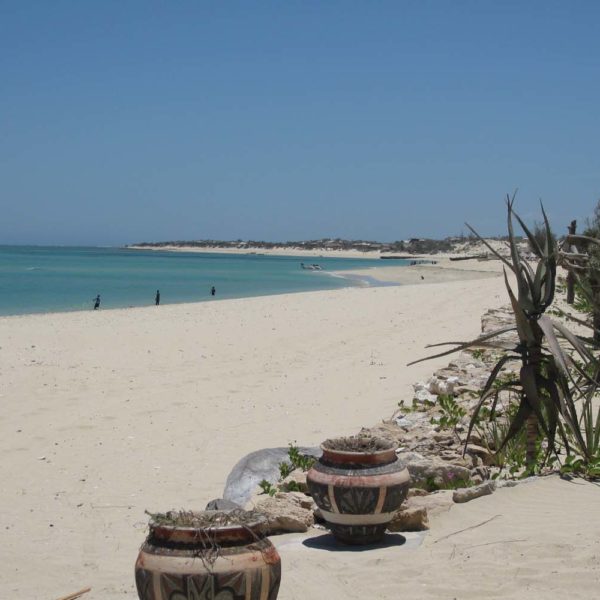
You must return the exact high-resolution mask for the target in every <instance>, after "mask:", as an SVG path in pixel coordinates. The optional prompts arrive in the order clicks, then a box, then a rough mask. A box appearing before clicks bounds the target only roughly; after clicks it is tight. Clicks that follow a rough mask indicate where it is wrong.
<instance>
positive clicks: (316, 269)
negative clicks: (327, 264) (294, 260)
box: [300, 263, 323, 271]
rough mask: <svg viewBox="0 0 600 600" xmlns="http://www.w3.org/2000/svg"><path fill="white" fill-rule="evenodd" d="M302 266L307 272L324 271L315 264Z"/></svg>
mask: <svg viewBox="0 0 600 600" xmlns="http://www.w3.org/2000/svg"><path fill="white" fill-rule="evenodd" d="M300 266H301V267H302V268H303V269H305V270H307V271H322V270H323V267H322V266H321V265H317V264H316V263H313V264H312V265H305V264H304V263H300Z"/></svg>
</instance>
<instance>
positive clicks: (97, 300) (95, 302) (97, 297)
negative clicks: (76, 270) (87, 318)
mask: <svg viewBox="0 0 600 600" xmlns="http://www.w3.org/2000/svg"><path fill="white" fill-rule="evenodd" d="M98 308H100V294H98V295H97V296H96V297H95V298H94V310H98Z"/></svg>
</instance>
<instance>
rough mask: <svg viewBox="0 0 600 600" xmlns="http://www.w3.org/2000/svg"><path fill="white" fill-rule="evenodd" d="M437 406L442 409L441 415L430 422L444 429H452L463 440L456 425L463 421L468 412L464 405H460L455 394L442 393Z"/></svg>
mask: <svg viewBox="0 0 600 600" xmlns="http://www.w3.org/2000/svg"><path fill="white" fill-rule="evenodd" d="M437 406H438V408H439V409H440V411H441V413H442V414H441V416H440V417H437V418H436V417H432V418H431V420H430V422H431V423H432V424H433V425H438V426H439V427H441V428H442V429H450V430H452V431H453V432H454V434H455V435H456V436H457V437H458V440H459V442H460V441H461V439H460V437H459V436H458V432H457V431H456V426H457V425H458V424H459V423H460V422H461V420H462V418H463V417H464V416H465V415H466V414H467V411H466V409H465V408H464V407H462V406H460V405H459V404H458V403H457V402H456V400H455V399H454V396H452V395H450V394H440V395H439V396H438V397H437Z"/></svg>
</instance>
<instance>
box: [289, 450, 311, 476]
mask: <svg viewBox="0 0 600 600" xmlns="http://www.w3.org/2000/svg"><path fill="white" fill-rule="evenodd" d="M288 457H289V459H290V463H291V465H292V467H293V468H294V469H300V470H302V471H304V472H306V471H309V470H310V469H311V467H312V466H313V465H314V464H315V461H316V460H317V459H316V458H315V457H314V456H308V455H306V454H302V453H301V452H300V450H299V449H298V447H297V446H295V445H294V444H292V443H290V444H289V450H288Z"/></svg>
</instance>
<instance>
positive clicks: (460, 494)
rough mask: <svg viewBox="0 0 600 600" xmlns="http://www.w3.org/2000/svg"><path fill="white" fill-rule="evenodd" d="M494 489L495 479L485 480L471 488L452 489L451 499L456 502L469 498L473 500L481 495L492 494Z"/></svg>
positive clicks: (465, 500) (468, 499) (467, 500)
mask: <svg viewBox="0 0 600 600" xmlns="http://www.w3.org/2000/svg"><path fill="white" fill-rule="evenodd" d="M495 490H496V482H495V481H486V482H485V483H482V484H481V485H476V486H475V487H471V488H461V489H458V490H454V493H453V494H452V500H454V502H457V503H462V502H469V501H470V500H474V499H475V498H480V497H481V496H488V495H489V494H493V493H494V491H495Z"/></svg>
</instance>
